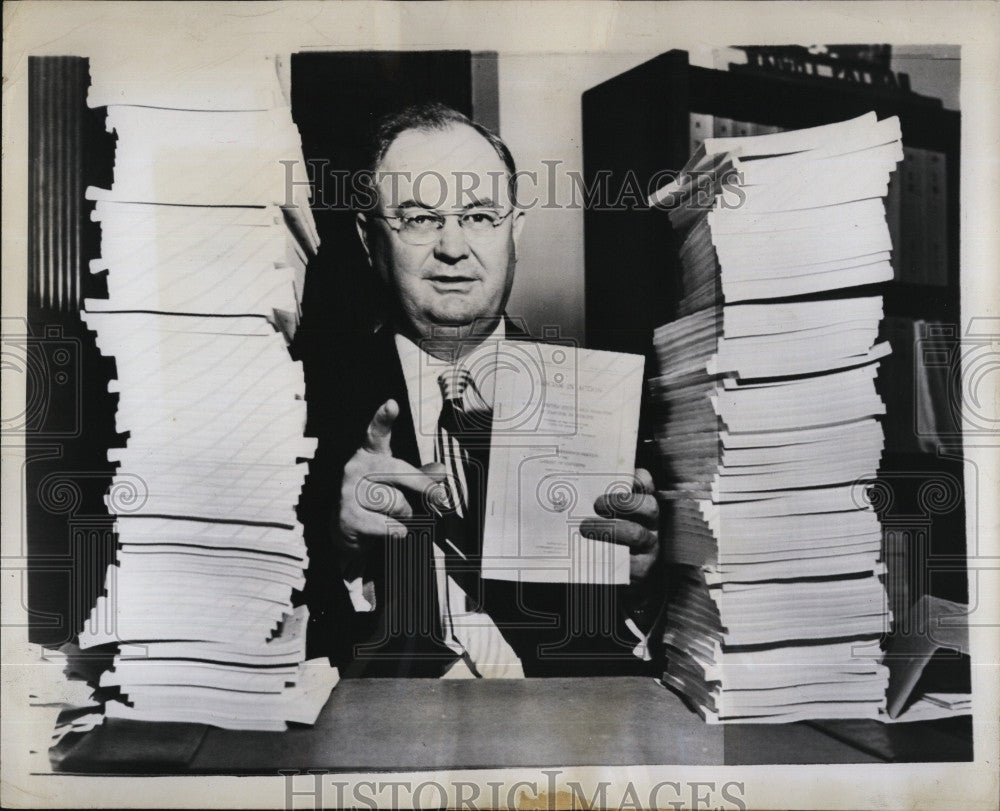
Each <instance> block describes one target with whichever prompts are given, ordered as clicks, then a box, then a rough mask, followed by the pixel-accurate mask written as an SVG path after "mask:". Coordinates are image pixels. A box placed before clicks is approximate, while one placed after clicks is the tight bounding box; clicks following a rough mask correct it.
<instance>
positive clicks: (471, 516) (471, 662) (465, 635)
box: [434, 367, 524, 678]
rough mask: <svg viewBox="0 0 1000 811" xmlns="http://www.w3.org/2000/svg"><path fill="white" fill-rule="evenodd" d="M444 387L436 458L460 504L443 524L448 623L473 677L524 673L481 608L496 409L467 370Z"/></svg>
mask: <svg viewBox="0 0 1000 811" xmlns="http://www.w3.org/2000/svg"><path fill="white" fill-rule="evenodd" d="M438 385H439V386H440V387H441V395H442V399H443V403H442V407H441V416H440V417H439V419H438V430H437V442H436V444H435V451H434V458H435V461H438V462H442V463H443V464H444V465H445V467H446V468H447V474H446V479H445V485H446V488H447V491H448V493H449V498H450V499H451V506H452V507H453V512H451V513H450V514H447V515H445V516H443V517H442V519H441V521H440V523H439V529H440V531H441V541H442V542H441V543H440V548H441V550H442V552H443V559H442V563H443V564H444V565H443V569H444V572H442V575H443V576H442V577H441V578H440V580H439V586H438V588H439V593H440V594H441V595H442V599H441V608H442V627H443V629H444V631H445V635H446V638H447V639H449V640H450V642H449V643H448V644H449V645H451V646H452V649H453V650H455V651H456V652H457V653H458V654H459V655H460V656H461V658H462V659H463V660H464V661H465V663H466V665H467V666H468V672H470V673H471V674H472V675H474V676H477V677H480V678H481V677H482V676H483V674H484V673H485V674H487V675H490V676H493V677H498V678H523V676H524V672H523V670H522V669H521V664H520V662H519V661H518V658H517V655H516V654H515V653H514V651H513V650H511V648H510V646H509V645H508V644H507V642H506V641H505V640H504V638H503V636H502V634H501V633H500V631H499V630H498V629H497V627H496V626H495V625H494V624H493V621H492V620H491V619H490V618H489V617H488V616H487V615H486V614H483V613H481V612H482V611H483V609H484V606H483V594H482V581H481V578H480V570H481V568H482V557H481V550H482V529H483V515H484V509H485V504H486V478H487V470H488V469H489V453H490V434H491V431H492V427H493V409H492V408H491V407H490V406H489V404H487V402H486V401H485V399H484V398H483V396H482V394H481V393H480V391H479V389H478V388H477V387H476V383H475V380H474V379H473V378H472V376H471V375H470V374H469V372H468V370H466V369H464V368H461V367H458V368H455V369H450V370H448V371H446V372H444V373H442V374H441V375H440V376H439V377H438ZM459 589H460V590H459ZM463 597H464V599H463Z"/></svg>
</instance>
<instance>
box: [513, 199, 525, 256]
mask: <svg viewBox="0 0 1000 811" xmlns="http://www.w3.org/2000/svg"><path fill="white" fill-rule="evenodd" d="M513 216H514V222H513V224H512V225H511V238H512V239H513V240H514V261H515V262H516V261H517V243H518V242H519V241H520V240H521V231H522V230H523V229H524V211H522V210H521V209H517V210H516V211H515V212H514V215H513Z"/></svg>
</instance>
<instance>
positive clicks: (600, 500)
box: [594, 493, 660, 529]
mask: <svg viewBox="0 0 1000 811" xmlns="http://www.w3.org/2000/svg"><path fill="white" fill-rule="evenodd" d="M594 512H596V513H597V514H598V515H600V516H602V517H604V518H627V519H629V520H631V521H638V522H639V523H640V524H642V525H643V526H644V527H646V528H647V529H658V528H659V526H660V504H659V502H658V501H657V500H656V496H651V495H648V494H646V493H630V494H621V495H619V494H613V495H611V496H606V495H605V496H598V497H597V499H596V501H594Z"/></svg>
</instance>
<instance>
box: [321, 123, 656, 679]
mask: <svg viewBox="0 0 1000 811" xmlns="http://www.w3.org/2000/svg"><path fill="white" fill-rule="evenodd" d="M371 169H372V176H373V187H372V191H373V195H372V199H371V201H370V202H371V206H370V207H369V208H368V209H367V210H365V211H363V212H361V213H359V214H358V216H357V228H358V233H359V235H360V238H361V241H362V244H363V245H364V248H365V252H366V253H367V255H368V258H369V261H370V264H371V266H372V269H373V271H374V272H375V274H376V275H377V277H378V279H379V282H380V284H381V287H382V288H383V289H384V291H385V298H386V302H385V304H386V310H385V313H384V316H385V318H384V323H383V324H382V326H381V327H379V329H377V330H376V331H375V333H374V334H373V335H371V336H370V340H365V341H362V342H361V343H360V344H359V346H358V348H357V351H352V352H349V353H342V354H340V355H338V356H334V357H331V358H329V359H328V360H329V363H328V364H325V366H326V368H328V369H329V373H330V374H331V375H333V376H334V378H333V379H335V380H338V381H342V382H343V386H342V388H341V389H340V390H339V391H338V393H337V395H336V396H334V397H331V398H330V401H329V402H321V403H316V402H312V401H310V410H311V414H312V415H313V416H311V418H310V427H309V432H311V433H313V434H314V435H316V436H317V437H318V439H319V450H318V452H317V456H316V459H315V461H314V464H313V467H312V471H311V474H310V480H309V483H308V484H307V488H306V492H305V493H304V494H303V502H302V509H301V512H302V515H303V522H304V523H305V525H306V532H307V541H308V542H309V548H310V559H311V560H310V568H309V573H308V577H307V583H308V586H307V590H306V597H307V601H308V603H309V606H310V613H311V628H310V635H309V644H310V655H329V656H330V657H331V658H332V659H333V661H334V663H335V664H337V665H339V666H340V667H341V670H342V673H343V675H345V676H354V675H383V676H386V675H388V676H403V675H409V676H442V675H448V676H453V677H454V676H456V675H465V676H468V675H473V676H484V675H486V676H517V675H521V674H522V673H523V674H525V675H529V676H530V675H568V674H579V673H591V674H593V675H603V674H612V673H626V672H636V671H637V668H641V661H640V659H639V658H637V654H636V652H635V651H634V650H633V649H634V648H636V646H637V643H641V641H642V640H641V637H642V633H641V631H639V630H638V626H637V624H636V621H635V620H636V618H637V617H639V613H637V609H640V608H641V607H642V604H643V601H642V600H640V599H637V598H636V596H635V594H636V593H637V592H641V591H642V586H643V585H644V584H645V585H647V586H648V585H649V583H648V577H649V575H650V572H651V570H652V569H653V568H654V563H655V561H656V560H657V558H658V551H659V539H658V524H659V513H658V508H657V503H656V500H655V498H654V496H653V495H652V481H651V478H650V476H649V474H648V473H647V472H646V471H644V470H637V471H636V486H635V490H636V495H635V496H634V498H632V499H631V500H630V503H629V505H628V510H627V514H624V513H622V505H617V506H618V507H619V512H618V513H616V512H615V506H616V505H614V504H610V503H608V501H607V499H599V500H598V503H597V504H595V510H596V512H597V513H598V515H600V516H602V518H600V519H597V518H595V519H593V520H591V521H587V522H585V523H584V525H583V526H582V528H581V529H582V531H583V533H584V534H585V535H588V536H591V537H607V536H608V534H609V531H610V533H611V534H612V536H613V540H614V541H615V542H616V543H619V544H625V545H627V546H628V547H629V548H630V552H631V572H632V578H633V584H634V588H631V589H623V588H613V587H606V586H565V585H552V584H515V583H511V582H503V581H498V580H491V579H487V578H480V577H479V566H480V557H479V553H480V545H481V530H482V514H481V508H482V501H483V498H482V497H483V491H484V488H485V471H486V469H487V466H488V458H487V457H488V452H489V430H490V425H491V419H492V418H491V408H492V405H493V403H492V391H491V390H490V388H491V381H492V379H493V375H492V372H493V370H494V369H495V363H496V359H495V354H493V355H491V354H490V353H495V352H496V347H497V346H498V344H497V341H499V340H503V339H506V340H517V339H526V338H527V336H526V335H525V334H524V333H523V331H522V330H520V329H519V328H518V327H517V325H516V324H515V323H514V322H513V321H511V320H510V319H509V318H508V317H507V316H506V313H505V306H506V304H507V300H508V298H509V296H510V292H511V287H512V285H513V282H514V275H515V265H516V262H517V245H518V240H519V238H520V235H521V231H522V229H523V227H524V221H525V214H524V212H523V211H521V210H519V209H518V208H517V207H516V199H515V177H516V170H515V165H514V161H513V159H512V157H511V155H510V152H509V150H508V149H507V147H506V146H505V145H504V144H503V142H502V141H500V139H499V138H497V137H496V136H495V135H493V134H492V133H490V132H489V131H487V130H486V129H484V128H483V127H481V126H479V125H477V124H475V123H473V122H472V121H470V120H469V119H468V118H466V117H465V116H464V115H462V114H460V113H458V112H456V111H454V110H451V109H449V108H446V107H443V106H441V105H425V106H421V107H417V108H410V109H409V110H407V111H405V112H403V113H402V114H400V115H397V116H394V117H392V118H390V119H388V120H386V121H385V122H384V123H383V125H382V127H381V128H380V130H379V132H378V135H377V139H376V145H375V149H374V150H373V157H372V161H371ZM474 370H479V374H478V376H477V375H476V374H474V373H473V371H474ZM483 370H486V371H485V374H483V373H482V371H483ZM452 384H454V387H455V391H457V396H455V397H453V394H454V392H453V391H449V389H450V388H451V387H452ZM446 420H447V421H448V427H445V422H446ZM658 591H660V590H659V589H657V588H653V589H652V592H650V590H649V589H648V588H647V589H646V593H647V594H648V593H653V594H654V595H655V594H656V593H657V592H658ZM655 603H656V601H655V600H654V605H655ZM630 614H631V616H630ZM595 616H596V619H595V618H594V617H595ZM639 626H643V630H647V629H648V626H649V622H648V621H647V620H642V619H640V620H639ZM637 631H638V632H637ZM638 650H639V652H641V650H642V646H641V644H640V645H639V649H638Z"/></svg>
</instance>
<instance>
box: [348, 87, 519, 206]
mask: <svg viewBox="0 0 1000 811" xmlns="http://www.w3.org/2000/svg"><path fill="white" fill-rule="evenodd" d="M463 125H464V126H466V127H472V129H474V130H475V131H476V132H478V133H479V134H480V135H481V136H483V138H485V139H486V140H487V141H488V142H489V144H490V146H492V147H493V149H494V151H495V152H496V153H497V155H499V156H500V160H502V161H503V164H504V166H505V167H506V168H507V176H508V179H507V187H508V190H509V192H510V199H511V202H514V200H515V191H516V188H515V187H516V185H517V183H516V175H517V167H516V166H515V164H514V156H513V155H511V153H510V149H508V148H507V144H505V143H504V142H503V141H502V140H501V139H500V137H499V136H498V135H496V133H494V132H492V131H491V130H488V129H487V128H486V127H484V126H483V125H482V124H479V123H477V122H475V121H473V120H472V119H471V118H469V117H468V116H467V115H465V114H464V113H460V112H459V111H458V110H456V109H454V108H452V107H449V106H448V105H447V104H442V103H441V102H437V101H433V102H424V103H423V104H414V105H412V106H410V107H407V108H405V109H403V110H400V111H399V112H396V113H391V114H389V115H387V116H385V117H384V118H382V119H381V120H380V121H379V122H378V125H377V126H376V129H375V135H374V137H373V138H372V144H371V148H370V150H369V156H368V160H367V161H366V169H367V171H368V177H369V178H371V179H372V191H373V192H375V191H376V189H375V188H374V185H375V184H374V178H375V173H376V172H377V171H378V167H379V164H380V163H382V160H383V158H385V154H386V153H387V152H388V151H389V147H391V146H392V144H393V142H394V141H395V140H396V139H397V138H398V137H399V136H400V135H402V134H403V133H404V132H407V131H409V130H418V131H421V132H434V131H436V130H438V131H439V130H447V129H449V128H451V127H454V126H463ZM371 199H372V201H373V204H375V203H374V201H376V200H377V199H378V197H377V194H373V195H372V198H371Z"/></svg>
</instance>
